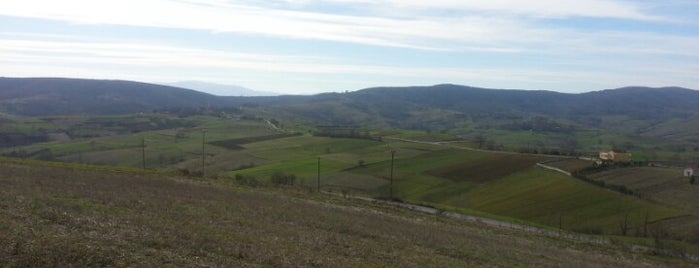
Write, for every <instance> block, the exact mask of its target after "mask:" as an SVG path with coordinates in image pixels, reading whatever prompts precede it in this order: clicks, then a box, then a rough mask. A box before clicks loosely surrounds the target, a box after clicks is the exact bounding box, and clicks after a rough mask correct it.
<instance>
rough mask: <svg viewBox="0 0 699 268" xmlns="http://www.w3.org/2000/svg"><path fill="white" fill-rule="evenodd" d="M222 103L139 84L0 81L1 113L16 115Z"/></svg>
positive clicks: (188, 92)
mask: <svg viewBox="0 0 699 268" xmlns="http://www.w3.org/2000/svg"><path fill="white" fill-rule="evenodd" d="M222 104H225V100H223V99H221V98H218V97H216V96H213V95H209V94H206V93H201V92H198V91H194V90H190V89H184V88H176V87H169V86H161V85H155V84H147V83H140V82H131V81H120V80H88V79H64V78H0V106H2V110H3V112H6V113H11V114H19V115H30V116H33V115H72V114H90V115H103V114H128V113H138V112H147V111H151V110H154V109H162V108H165V107H183V106H184V107H196V106H207V105H222Z"/></svg>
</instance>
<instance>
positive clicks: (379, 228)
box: [0, 161, 692, 267]
mask: <svg viewBox="0 0 699 268" xmlns="http://www.w3.org/2000/svg"><path fill="white" fill-rule="evenodd" d="M0 165H1V166H2V168H0V183H2V185H3V187H2V188H0V259H1V260H3V261H2V265H0V266H3V267H4V266H7V267H15V266H70V265H74V266H142V267H153V266H258V265H263V266H289V267H291V266H334V267H337V266H344V267H367V266H373V267H376V266H392V267H426V266H433V267H464V266H520V265H526V266H537V267H539V266H541V267H544V266H560V265H565V266H573V267H574V266H587V267H589V266H594V267H620V266H626V267H629V266H674V267H681V266H691V265H692V264H691V263H686V262H683V261H680V260H677V259H670V258H661V257H657V256H651V255H644V254H639V253H632V252H629V251H626V250H624V249H622V248H620V247H618V246H613V245H591V244H586V243H580V242H569V241H565V240H558V239H554V238H549V237H541V236H538V235H533V234H527V233H521V232H519V231H512V230H502V229H495V228H490V227H486V226H482V225H473V224H467V223H461V222H454V221H450V220H444V219H435V218H434V217H433V216H425V215H422V214H416V213H412V212H406V211H402V210H396V209H395V208H391V207H385V206H380V205H372V204H368V203H367V204H357V203H351V202H349V201H346V200H344V199H339V198H334V197H327V196H317V195H309V194H303V193H299V192H296V191H293V190H281V191H279V190H273V189H266V190H265V189H263V190H246V189H234V188H228V187H222V186H216V185H211V184H208V183H205V182H194V181H187V180H182V179H177V178H165V177H159V176H155V175H137V174H131V173H122V174H117V173H110V172H99V171H92V170H89V168H88V169H71V168H61V167H46V166H36V165H27V164H17V163H16V162H7V161H0Z"/></svg>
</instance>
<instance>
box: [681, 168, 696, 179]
mask: <svg viewBox="0 0 699 268" xmlns="http://www.w3.org/2000/svg"><path fill="white" fill-rule="evenodd" d="M698 173H699V167H688V168H685V169H684V176H685V177H693V176H694V174H698Z"/></svg>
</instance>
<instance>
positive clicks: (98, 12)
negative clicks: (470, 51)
mask: <svg viewBox="0 0 699 268" xmlns="http://www.w3.org/2000/svg"><path fill="white" fill-rule="evenodd" d="M3 2H7V1H0V5H2V6H3V8H2V9H0V15H6V16H19V17H31V18H41V19H51V20H64V21H70V22H74V23H88V24H115V25H132V26H146V27H166V28H178V29H195V30H206V31H214V32H235V33H244V34H259V35H268V36H277V37H286V38H300V39H315V40H328V41H338V42H347V43H357V44H366V45H376V46H390V47H404V48H413V49H424V50H458V49H459V47H462V46H463V43H469V44H479V45H480V46H485V45H488V46H495V47H496V49H495V50H494V51H498V50H501V51H513V50H512V49H511V48H506V47H505V48H503V47H498V45H497V43H498V42H500V43H502V42H504V41H508V42H512V41H515V42H523V41H526V40H528V39H537V38H539V36H540V35H542V34H544V35H546V33H545V31H543V30H541V29H537V28H535V27H533V25H531V22H530V21H527V20H523V19H517V18H511V17H509V18H508V15H513V14H514V15H526V16H533V17H569V16H590V17H609V18H623V19H641V20H647V19H655V18H654V17H653V16H650V15H647V14H645V13H643V12H642V9H641V8H640V7H639V6H638V5H632V4H629V3H625V2H618V1H609V0H575V1H571V0H567V1H561V0H539V1H505V0H489V1H461V0H437V1H422V0H400V1H398V0H379V1H365V0H329V1H310V0H309V1H266V2H264V3H266V4H265V5H263V4H259V3H256V4H255V5H253V4H250V3H249V2H246V1H242V2H241V1H222V0H120V1H93V0H62V1H43V0H23V1H20V2H16V1H15V2H14V3H4V4H3ZM319 2H329V3H336V4H341V5H350V6H358V5H361V6H364V7H363V8H364V9H367V10H365V11H367V12H368V10H370V9H373V8H381V9H385V10H392V11H393V12H384V13H382V14H376V13H366V12H365V13H364V14H361V15H343V14H331V13H323V12H317V11H316V12H313V11H299V10H288V9H282V8H271V7H269V6H270V5H271V6H277V4H278V3H292V4H293V5H294V6H304V5H313V4H317V3H319ZM275 3H277V4H275ZM406 9H409V10H412V11H411V13H413V15H412V16H409V17H400V18H397V17H395V16H394V14H400V11H401V10H406ZM430 9H449V10H452V11H453V10H456V11H461V12H468V14H467V15H458V16H446V17H444V16H440V17H436V16H430V15H429V12H426V11H429V10H430ZM482 12H486V13H484V14H481V13H482ZM488 12H490V13H488ZM423 13H424V14H423ZM445 42H446V43H445ZM471 46H473V45H471Z"/></svg>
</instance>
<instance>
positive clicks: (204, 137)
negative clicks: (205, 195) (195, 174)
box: [201, 128, 206, 177]
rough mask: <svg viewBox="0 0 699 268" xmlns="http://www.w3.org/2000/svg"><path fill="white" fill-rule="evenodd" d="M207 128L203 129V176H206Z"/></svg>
mask: <svg viewBox="0 0 699 268" xmlns="http://www.w3.org/2000/svg"><path fill="white" fill-rule="evenodd" d="M205 166H206V128H203V129H202V130H201V176H202V177H206V167H205Z"/></svg>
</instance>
